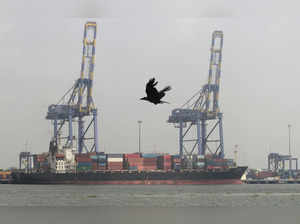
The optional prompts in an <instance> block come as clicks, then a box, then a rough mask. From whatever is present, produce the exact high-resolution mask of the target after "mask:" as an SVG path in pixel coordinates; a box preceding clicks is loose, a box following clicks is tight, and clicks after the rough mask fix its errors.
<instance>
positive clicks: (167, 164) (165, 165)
mask: <svg viewBox="0 0 300 224" xmlns="http://www.w3.org/2000/svg"><path fill="white" fill-rule="evenodd" d="M157 168H158V169H161V170H171V168H172V162H171V155H162V156H158V157H157Z"/></svg>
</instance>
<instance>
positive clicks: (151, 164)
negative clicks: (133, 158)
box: [139, 153, 157, 170]
mask: <svg viewBox="0 0 300 224" xmlns="http://www.w3.org/2000/svg"><path fill="white" fill-rule="evenodd" d="M142 156H143V160H142V161H143V163H142V167H140V169H139V170H156V169H157V154H152V153H147V154H143V155H142Z"/></svg>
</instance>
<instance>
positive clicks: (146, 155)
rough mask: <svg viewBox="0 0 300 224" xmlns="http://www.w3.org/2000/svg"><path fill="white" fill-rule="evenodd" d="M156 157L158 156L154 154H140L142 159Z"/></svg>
mask: <svg viewBox="0 0 300 224" xmlns="http://www.w3.org/2000/svg"><path fill="white" fill-rule="evenodd" d="M158 156H159V155H158V154H154V153H145V154H142V157H143V158H156V157H158Z"/></svg>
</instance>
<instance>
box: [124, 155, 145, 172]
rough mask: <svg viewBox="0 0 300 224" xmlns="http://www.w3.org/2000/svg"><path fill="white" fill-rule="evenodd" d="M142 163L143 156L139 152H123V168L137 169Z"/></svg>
mask: <svg viewBox="0 0 300 224" xmlns="http://www.w3.org/2000/svg"><path fill="white" fill-rule="evenodd" d="M142 165H143V158H141V155H140V154H139V153H131V154H124V168H125V169H128V170H139V169H140V168H141V167H142Z"/></svg>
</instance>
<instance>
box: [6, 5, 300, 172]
mask: <svg viewBox="0 0 300 224" xmlns="http://www.w3.org/2000/svg"><path fill="white" fill-rule="evenodd" d="M298 9H299V3H297V1H267V0H265V1H259V0H252V1H238V0H231V1H228V0H227V1H226V0H219V1H216V0H213V1H212V0H211V1H196V0H184V1H183V0H182V1H179V0H178V1H175V0H161V1H159V0H157V1H156V0H152V1H151V0H148V1H145V0H126V1H124V0H109V1H104V0H102V1H100V0H99V1H96V0H94V1H86V0H85V1H79V0H69V1H58V0H55V1H47V2H46V1H37V0H28V1H21V0H19V1H8V0H7V1H6V0H2V1H1V8H0V49H1V50H0V74H1V80H2V85H1V88H0V103H1V118H0V119H1V126H0V136H1V141H0V149H1V152H2V156H1V157H0V167H3V168H6V167H9V166H16V165H17V159H18V153H19V152H20V151H22V150H24V147H25V142H26V141H28V150H30V151H32V152H35V153H40V152H44V151H47V150H48V144H49V139H50V137H51V128H50V123H49V122H48V121H46V120H45V119H44V118H45V115H46V112H47V108H48V105H50V104H53V103H56V102H57V101H58V99H59V98H60V97H61V96H62V95H63V94H64V93H65V92H66V91H67V90H68V89H69V88H70V87H71V86H72V85H73V83H74V81H75V80H76V79H77V78H78V77H79V71H80V63H81V53H82V36H83V25H84V23H85V22H86V21H88V20H93V21H96V22H97V23H98V36H97V46H96V65H95V66H96V67H95V83H94V87H95V88H94V100H95V103H96V106H97V107H98V110H99V132H100V149H101V150H103V149H105V151H106V152H133V151H137V149H138V125H137V120H142V121H143V124H142V149H143V151H146V152H151V151H153V150H156V151H163V152H170V153H177V152H178V130H177V129H175V128H174V127H173V126H172V125H170V124H167V123H166V120H167V119H168V116H169V115H170V113H171V110H172V109H174V108H176V107H179V106H181V105H182V104H183V103H184V102H185V101H186V100H187V99H189V98H190V97H191V96H192V95H193V94H194V93H195V92H197V91H198V90H199V89H200V88H201V86H202V85H203V84H204V83H205V82H206V80H207V74H208V64H209V54H210V52H209V48H210V41H211V34H212V32H213V31H214V30H216V29H217V30H223V32H224V48H223V61H222V73H221V90H220V107H221V111H222V112H223V113H224V123H223V126H224V144H225V154H226V155H227V156H228V157H233V148H234V145H235V144H237V145H238V146H239V147H238V150H239V153H238V157H239V163H240V164H246V165H249V166H250V167H266V166H267V162H266V160H267V159H266V157H267V154H268V153H269V152H270V151H272V152H278V153H282V154H285V153H286V154H287V153H288V124H291V125H292V153H293V154H294V155H295V156H298V157H300V152H299V150H298V147H299V146H300V140H299V138H298V136H299V132H300V128H299V126H300V125H299V124H300V118H299V114H300V104H299V102H298V95H299V94H298V89H299V88H298V85H299V84H298V83H299V81H300V77H299V74H300V71H299V70H300V69H299V66H298V64H299V59H298V52H299V51H300V47H299V40H300V32H299V25H300V24H299V21H300V19H299V15H298ZM152 76H155V77H156V78H157V79H158V81H159V87H164V86H165V85H171V86H172V87H173V89H172V91H170V92H169V93H168V94H167V96H166V97H165V100H166V101H169V102H171V104H169V105H160V106H154V105H151V104H148V103H146V102H142V101H139V100H138V99H139V98H140V97H143V96H144V87H145V86H144V85H145V82H146V81H147V80H148V79H149V78H150V77H152Z"/></svg>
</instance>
